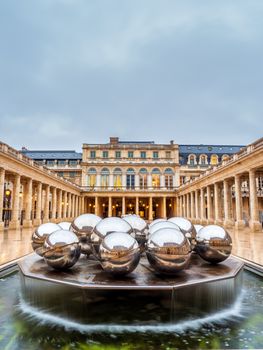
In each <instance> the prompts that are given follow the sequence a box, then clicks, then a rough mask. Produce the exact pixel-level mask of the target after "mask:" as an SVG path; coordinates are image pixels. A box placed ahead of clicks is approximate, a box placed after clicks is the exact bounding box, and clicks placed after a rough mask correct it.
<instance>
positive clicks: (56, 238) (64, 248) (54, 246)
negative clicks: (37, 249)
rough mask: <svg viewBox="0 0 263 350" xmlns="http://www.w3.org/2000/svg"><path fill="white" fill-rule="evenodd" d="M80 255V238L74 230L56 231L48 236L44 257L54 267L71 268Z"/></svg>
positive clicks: (58, 268)
mask: <svg viewBox="0 0 263 350" xmlns="http://www.w3.org/2000/svg"><path fill="white" fill-rule="evenodd" d="M79 256H80V245H79V239H78V237H77V236H76V235H75V233H73V232H72V231H68V230H59V231H55V232H53V233H51V234H50V235H49V236H48V237H47V238H46V240H45V243H44V253H43V258H44V259H45V261H46V263H47V264H48V265H49V266H51V267H53V268H54V269H56V270H65V269H69V268H70V267H72V266H73V265H75V264H76V262H77V261H78V259H79Z"/></svg>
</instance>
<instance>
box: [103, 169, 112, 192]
mask: <svg viewBox="0 0 263 350" xmlns="http://www.w3.org/2000/svg"><path fill="white" fill-rule="evenodd" d="M109 176H110V172H109V169H107V168H103V169H102V170H101V187H102V188H107V187H109Z"/></svg>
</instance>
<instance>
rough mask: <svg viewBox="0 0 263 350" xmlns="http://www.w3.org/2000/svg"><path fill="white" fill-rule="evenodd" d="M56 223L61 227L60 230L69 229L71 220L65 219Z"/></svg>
mask: <svg viewBox="0 0 263 350" xmlns="http://www.w3.org/2000/svg"><path fill="white" fill-rule="evenodd" d="M58 225H59V226H60V227H61V228H62V230H68V231H69V230H70V226H71V222H67V221H62V222H59V223H58Z"/></svg>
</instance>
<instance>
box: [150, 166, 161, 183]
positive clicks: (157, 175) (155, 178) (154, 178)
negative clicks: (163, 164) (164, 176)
mask: <svg viewBox="0 0 263 350" xmlns="http://www.w3.org/2000/svg"><path fill="white" fill-rule="evenodd" d="M160 178H161V172H160V170H159V169H158V168H154V169H153V170H152V187H153V188H160Z"/></svg>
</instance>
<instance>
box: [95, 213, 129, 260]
mask: <svg viewBox="0 0 263 350" xmlns="http://www.w3.org/2000/svg"><path fill="white" fill-rule="evenodd" d="M112 232H125V233H129V234H130V233H132V227H131V225H130V224H129V223H128V222H127V221H125V220H124V219H121V218H118V217H109V218H105V219H102V220H101V221H100V222H99V223H98V224H97V225H96V226H95V228H94V230H93V232H92V234H91V244H92V252H93V254H94V255H95V256H96V257H97V258H99V246H100V244H101V242H102V240H103V239H104V238H105V237H106V236H107V235H108V234H110V233H112Z"/></svg>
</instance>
